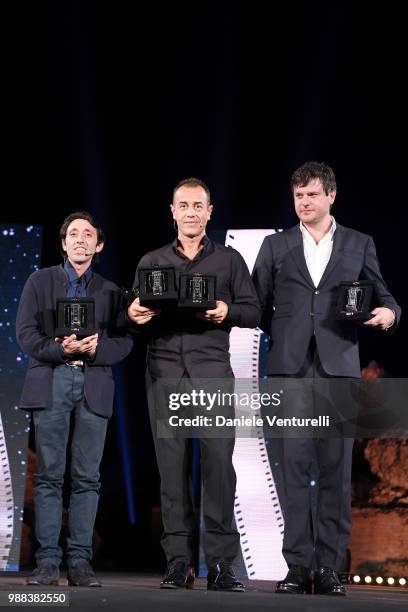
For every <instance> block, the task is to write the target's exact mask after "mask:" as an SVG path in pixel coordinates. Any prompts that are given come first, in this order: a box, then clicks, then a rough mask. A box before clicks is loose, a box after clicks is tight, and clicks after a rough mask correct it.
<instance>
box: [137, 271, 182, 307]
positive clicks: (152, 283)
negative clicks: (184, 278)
mask: <svg viewBox="0 0 408 612" xmlns="http://www.w3.org/2000/svg"><path fill="white" fill-rule="evenodd" d="M177 297H178V296H177V290H176V273H175V270H174V267H173V266H155V267H154V268H141V269H140V270H139V299H140V305H141V306H146V307H149V308H150V307H151V308H155V307H157V308H162V307H163V306H175V305H176V304H177Z"/></svg>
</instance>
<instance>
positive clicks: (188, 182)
mask: <svg viewBox="0 0 408 612" xmlns="http://www.w3.org/2000/svg"><path fill="white" fill-rule="evenodd" d="M181 187H202V189H204V191H205V193H206V196H207V200H208V202H211V196H210V190H209V188H208V186H207V184H206V183H204V181H202V180H201V179H198V178H194V177H193V176H192V177H190V178H186V179H183V180H182V181H180V182H179V183H177V185H176V186H175V188H174V189H173V200H174V196H175V195H176V191H177V190H178V189H180V188H181Z"/></svg>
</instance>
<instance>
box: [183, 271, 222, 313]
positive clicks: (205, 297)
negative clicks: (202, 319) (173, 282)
mask: <svg viewBox="0 0 408 612" xmlns="http://www.w3.org/2000/svg"><path fill="white" fill-rule="evenodd" d="M215 287H216V277H215V276H211V275H208V274H181V275H180V295H179V303H178V305H179V307H181V308H193V309H194V310H212V309H213V308H215V307H216V299H215Z"/></svg>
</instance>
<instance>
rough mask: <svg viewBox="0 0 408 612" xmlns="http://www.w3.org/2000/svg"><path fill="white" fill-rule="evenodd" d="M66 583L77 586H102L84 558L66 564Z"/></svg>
mask: <svg viewBox="0 0 408 612" xmlns="http://www.w3.org/2000/svg"><path fill="white" fill-rule="evenodd" d="M68 585H69V586H79V587H100V586H102V585H101V583H100V582H99V580H98V579H97V577H96V576H95V574H94V571H93V569H92V567H91V564H90V563H89V561H87V560H86V559H79V560H78V561H75V562H73V563H72V564H70V565H68Z"/></svg>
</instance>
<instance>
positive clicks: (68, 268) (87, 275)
mask: <svg viewBox="0 0 408 612" xmlns="http://www.w3.org/2000/svg"><path fill="white" fill-rule="evenodd" d="M64 270H65V272H66V273H67V275H68V280H69V282H70V283H71V284H72V283H74V282H75V281H79V282H80V283H85V287H87V286H88V285H89V283H90V280H91V278H92V276H93V270H92V266H89V268H88V269H87V271H86V272H84V274H83V275H82V276H80V277H78V275H77V273H76V272H75V269H74V268H73V266H72V264H71V262H70V261H69V259H68V258H67V259H66V260H65V263H64Z"/></svg>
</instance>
